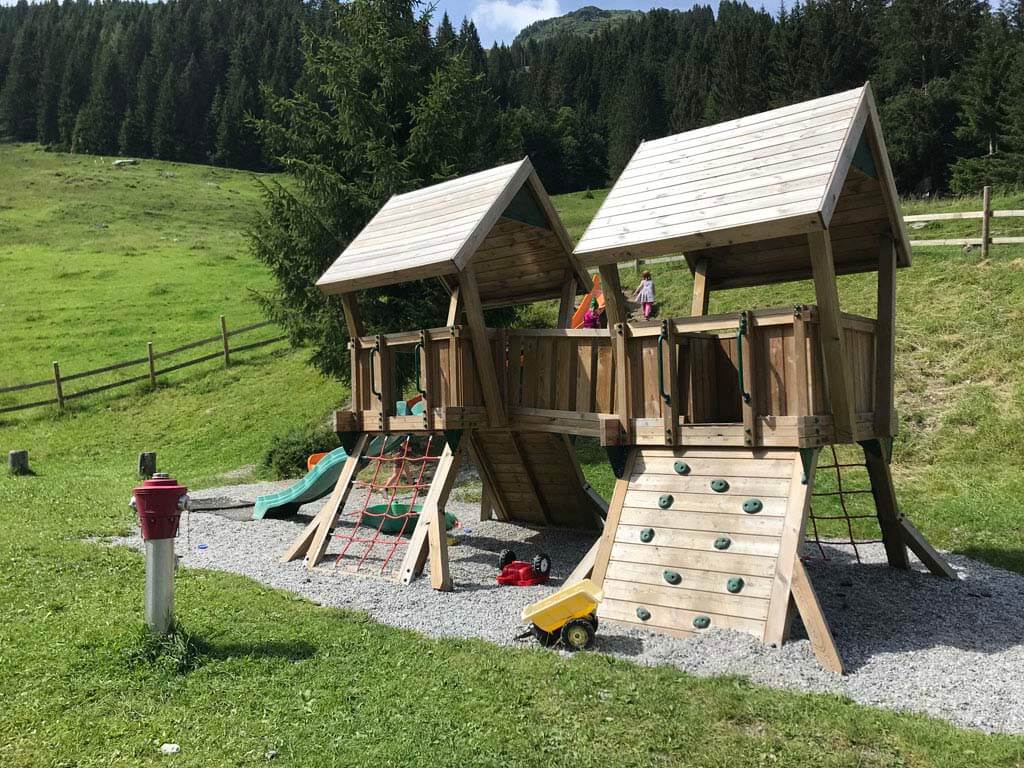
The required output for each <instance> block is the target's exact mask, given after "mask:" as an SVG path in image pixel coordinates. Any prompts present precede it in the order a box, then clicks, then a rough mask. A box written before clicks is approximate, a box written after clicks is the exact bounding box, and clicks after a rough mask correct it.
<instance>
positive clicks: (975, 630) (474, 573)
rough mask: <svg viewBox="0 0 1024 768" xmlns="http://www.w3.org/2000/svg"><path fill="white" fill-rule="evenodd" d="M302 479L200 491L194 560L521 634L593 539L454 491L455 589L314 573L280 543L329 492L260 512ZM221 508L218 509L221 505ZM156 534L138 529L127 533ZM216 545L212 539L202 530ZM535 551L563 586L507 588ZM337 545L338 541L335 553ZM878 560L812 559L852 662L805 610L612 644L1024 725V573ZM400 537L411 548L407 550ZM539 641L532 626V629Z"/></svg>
mask: <svg viewBox="0 0 1024 768" xmlns="http://www.w3.org/2000/svg"><path fill="white" fill-rule="evenodd" d="M287 485H288V483H263V484H259V485H250V486H233V487H227V488H214V489H208V490H205V491H199V492H196V493H193V494H192V498H193V501H194V504H195V506H196V507H199V508H206V509H205V511H193V512H192V513H191V515H190V516H188V519H186V520H183V522H182V529H181V532H180V535H179V539H178V548H179V553H184V554H183V564H184V566H186V567H192V568H209V569H213V570H222V571H230V572H233V573H239V574H243V575H245V576H249V577H251V578H253V579H256V580H258V581H260V582H262V583H264V584H267V585H270V586H272V587H277V588H280V589H287V590H289V591H292V592H295V593H298V594H300V595H302V596H304V597H306V598H308V599H310V600H312V601H314V602H316V603H319V604H321V605H329V606H336V607H341V608H350V609H358V610H363V611H365V612H367V613H368V614H369V615H370V616H372V617H373V618H374V619H376V620H377V621H380V622H382V623H384V624H390V625H392V626H396V627H404V628H407V629H414V630H417V631H420V632H423V633H425V634H429V635H434V636H439V637H482V638H485V639H487V640H490V641H492V642H495V643H498V644H502V645H510V644H513V643H515V642H516V641H515V640H514V639H513V637H514V635H516V634H518V632H519V630H520V625H519V614H520V611H521V610H522V608H523V607H524V606H526V605H528V604H530V603H532V602H534V601H535V600H537V599H539V598H540V597H543V596H544V595H547V594H549V593H550V592H552V591H554V590H555V589H557V588H558V586H560V584H561V582H562V579H563V578H564V577H565V576H566V575H568V573H569V572H570V571H571V570H572V568H573V567H574V566H575V565H576V563H577V562H578V561H579V559H580V558H581V557H582V556H583V554H584V553H585V552H586V551H587V549H588V548H589V546H590V544H591V542H592V541H593V538H592V536H587V535H584V534H580V533H575V532H567V531H545V532H541V531H534V530H530V529H527V528H522V527H519V526H513V525H509V524H506V523H500V522H497V521H488V522H479V521H477V520H476V518H477V517H478V515H479V505H477V504H466V503H461V502H457V501H449V503H448V511H449V512H452V513H454V514H456V515H457V516H458V517H459V518H460V520H462V521H463V525H464V528H463V529H462V532H461V535H460V537H459V538H460V540H461V543H460V544H459V545H458V546H454V547H452V548H451V549H450V550H449V551H450V557H451V569H452V576H453V578H454V580H455V591H454V592H451V593H441V592H434V591H433V590H431V589H430V586H429V582H428V581H427V580H425V579H419V580H418V581H416V582H415V583H414V584H412V585H411V586H409V587H402V586H400V585H398V584H396V583H395V582H394V581H390V580H388V579H385V578H380V577H375V576H366V575H362V574H360V575H351V574H349V573H346V572H345V571H344V570H342V569H341V568H334V567H332V566H333V563H334V558H331V557H328V558H327V559H325V560H324V561H323V563H322V564H321V565H320V566H319V567H318V568H317V569H316V571H315V572H313V573H312V574H310V573H309V572H307V571H306V569H305V567H304V564H303V563H301V562H294V563H289V564H282V563H281V562H280V556H281V554H282V553H283V551H284V550H285V549H286V548H287V546H288V545H289V544H290V543H291V542H292V540H293V539H294V538H295V536H296V535H297V534H298V533H299V531H300V530H301V528H302V526H304V525H305V523H306V522H307V521H308V519H309V518H308V516H309V515H312V514H315V513H316V512H317V511H318V510H319V509H320V507H321V506H322V504H323V503H324V501H323V500H321V501H319V502H315V503H313V504H309V505H306V506H305V507H303V509H302V510H301V514H299V515H297V516H295V517H293V518H290V519H285V520H270V519H268V520H261V521H255V522H254V521H251V520H249V519H248V518H249V513H250V511H251V510H249V509H248V508H247V507H246V506H245V503H246V502H251V501H252V500H253V499H254V498H255V496H256V495H258V494H260V493H269V492H272V491H274V490H279V489H281V488H283V487H286V486H287ZM213 508H218V509H213ZM114 543H116V544H126V545H129V546H133V547H135V548H141V541H140V539H139V538H138V537H137V536H133V537H129V538H127V539H122V540H115V541H114ZM201 544H204V545H206V546H205V547H204V548H202V549H200V548H199V545H201ZM506 547H509V548H512V549H515V550H516V553H517V555H519V556H520V557H522V558H524V559H526V558H529V557H532V555H534V554H536V553H538V552H542V551H543V552H546V553H548V554H549V555H550V556H551V559H552V562H553V570H552V575H553V578H552V581H551V583H550V584H549V585H546V586H538V587H531V588H509V587H499V586H498V585H497V584H496V583H495V581H494V577H495V575H496V573H497V566H496V561H497V553H498V552H499V551H500V550H502V549H504V548H506ZM336 551H337V549H336V545H335V546H332V547H330V548H329V549H328V555H330V554H331V553H332V552H336ZM861 551H862V554H861V556H862V558H863V560H864V563H863V564H858V563H856V562H855V561H853V560H852V558H851V557H850V554H849V553H847V552H846V551H844V549H840V548H833V549H832V550H831V551H830V552H829V557H830V560H829V561H828V562H827V563H825V562H821V561H817V560H812V561H810V562H808V569H809V572H810V574H811V578H812V579H813V580H814V584H815V587H816V588H817V591H818V595H819V598H820V599H821V602H822V605H823V607H824V610H825V614H826V615H827V617H828V619H829V622H830V623H831V625H832V630H833V632H834V633H835V635H836V640H837V643H838V645H839V650H840V653H841V654H842V656H843V659H844V661H845V662H846V665H847V669H848V670H849V674H848V675H847V676H846V677H843V678H838V677H836V676H833V675H831V674H829V673H827V672H825V671H823V670H822V669H820V668H819V667H818V665H817V663H816V661H815V659H814V656H813V654H812V652H811V648H810V644H809V642H808V641H807V640H806V635H805V634H804V632H803V628H802V627H801V626H800V623H799V621H797V622H796V625H795V626H794V632H793V638H794V639H793V640H792V641H791V642H789V643H787V644H786V645H785V646H783V647H782V648H781V649H774V648H766V647H764V646H762V645H761V643H760V642H759V641H757V640H756V639H755V638H754V637H752V636H749V635H745V634H741V633H735V632H729V631H724V630H713V631H710V632H707V633H705V634H702V635H700V636H698V637H694V638H690V639H685V640H683V639H676V638H669V637H663V636H660V635H656V634H653V633H650V632H646V631H643V630H633V629H625V628H622V627H620V626H612V625H611V624H609V623H605V624H602V626H601V629H600V631H599V633H598V644H597V650H598V651H601V652H604V653H610V654H613V655H615V656H619V657H622V658H625V659H629V660H631V661H634V662H636V663H639V664H648V665H657V664H670V665H673V666H675V667H677V668H679V669H681V670H684V671H686V672H690V673H693V674H696V675H703V676H711V675H726V674H728V675H741V676H744V677H747V678H749V679H750V680H752V681H754V682H757V683H761V684H764V685H769V686H774V687H778V688H787V689H795V690H802V691H815V692H823V693H836V694H841V695H845V696H848V697H850V698H851V699H853V700H855V701H858V702H861V703H863V704H870V705H875V706H880V707H887V708H890V709H894V710H910V711H916V712H923V713H927V714H930V715H934V716H937V717H941V718H945V719H947V720H949V721H951V722H954V723H956V724H958V725H963V726H968V727H973V728H978V729H981V730H984V731H990V732H1004V733H1024V675H1022V674H1021V672H1022V670H1024V576H1021V575H1019V574H1015V573H1010V572H1007V571H1003V570H1000V569H998V568H993V567H992V566H989V565H986V564H984V563H980V562H978V561H975V560H971V559H969V558H965V557H957V556H952V557H950V560H951V562H952V564H953V566H954V567H955V568H956V569H957V571H958V572H959V573H960V576H961V580H960V581H958V582H949V581H945V580H942V579H937V578H934V577H932V576H930V575H929V574H927V573H926V572H924V571H923V570H920V569H919V570H914V571H911V572H900V571H896V570H893V569H891V568H889V567H887V566H886V565H885V564H884V563H885V552H884V550H883V548H882V547H881V545H868V546H865V547H862V548H861ZM401 554H402V553H401V551H399V552H398V554H397V555H396V558H395V559H396V560H400V558H401ZM519 642H532V641H519Z"/></svg>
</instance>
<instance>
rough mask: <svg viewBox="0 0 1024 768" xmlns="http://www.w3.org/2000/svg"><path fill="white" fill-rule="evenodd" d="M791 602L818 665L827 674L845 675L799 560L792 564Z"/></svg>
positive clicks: (819, 604)
mask: <svg viewBox="0 0 1024 768" xmlns="http://www.w3.org/2000/svg"><path fill="white" fill-rule="evenodd" d="M793 601H794V602H795V603H796V607H797V609H798V610H799V611H800V618H801V619H802V620H803V622H804V629H806V630H807V637H808V638H809V639H810V641H811V650H813V651H814V656H815V658H816V659H817V660H818V663H819V664H821V666H822V667H824V668H825V669H827V670H828V671H829V672H835V673H836V674H837V675H845V674H846V670H845V669H844V668H843V659H842V657H841V656H840V655H839V650H838V649H837V648H836V641H835V638H834V637H832V630H831V629H829V626H828V621H827V620H826V619H825V614H824V612H823V611H822V610H821V603H819V602H818V595H817V594H815V592H814V586H813V585H812V584H811V580H810V578H809V577H808V575H807V569H805V568H804V564H803V563H802V562H800V560H799V558H798V559H797V560H796V562H794V563H793Z"/></svg>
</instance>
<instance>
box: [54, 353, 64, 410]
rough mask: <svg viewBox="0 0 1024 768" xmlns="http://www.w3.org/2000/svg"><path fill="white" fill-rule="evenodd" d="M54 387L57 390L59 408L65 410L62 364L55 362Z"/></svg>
mask: <svg viewBox="0 0 1024 768" xmlns="http://www.w3.org/2000/svg"><path fill="white" fill-rule="evenodd" d="M53 387H54V389H56V390H57V407H58V408H60V409H61V410H62V411H63V410H64V386H63V385H62V384H61V383H60V363H58V362H57V361H56V360H54V361H53Z"/></svg>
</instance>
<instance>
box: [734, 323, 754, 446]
mask: <svg viewBox="0 0 1024 768" xmlns="http://www.w3.org/2000/svg"><path fill="white" fill-rule="evenodd" d="M737 338H738V339H742V340H743V341H742V343H743V348H742V349H739V350H737V353H738V355H737V362H738V363H739V364H740V366H741V369H742V372H743V375H742V377H741V381H740V382H739V383H740V388H741V389H742V392H741V393H740V397H741V399H742V403H741V409H742V412H743V444H744V445H747V446H754V445H757V444H758V443H759V441H760V435H758V433H757V394H756V393H755V392H754V370H755V369H754V366H755V365H756V364H757V359H756V355H755V352H754V350H756V349H757V329H756V327H755V325H754V316H753V314H752V313H750V312H748V311H747V310H743V312H741V313H740V333H739V335H738V337H737Z"/></svg>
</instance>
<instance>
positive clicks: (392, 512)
mask: <svg viewBox="0 0 1024 768" xmlns="http://www.w3.org/2000/svg"><path fill="white" fill-rule="evenodd" d="M443 444H444V441H443V439H441V438H439V437H435V436H433V435H431V436H428V437H413V436H412V435H406V436H404V437H400V438H390V439H385V438H378V439H376V440H375V441H374V442H373V443H371V446H373V450H372V452H371V453H369V455H367V456H366V457H365V458H366V461H367V466H366V467H364V468H363V469H362V471H360V473H359V475H358V476H357V478H356V479H355V480H354V481H353V483H352V492H351V493H350V495H349V501H348V503H347V504H346V505H345V510H344V511H343V512H342V514H341V515H339V517H338V522H337V523H336V524H335V528H334V540H335V542H337V543H338V545H339V546H340V550H339V552H338V556H337V558H336V559H335V563H334V564H335V567H339V566H342V565H343V561H344V566H345V568H346V570H349V571H351V572H361V571H363V570H364V569H365V570H366V571H370V570H376V571H377V572H378V573H379V574H381V575H391V574H392V573H393V571H394V570H396V569H397V568H398V566H399V565H400V564H401V558H396V557H395V556H396V554H397V553H398V552H399V551H402V552H403V554H404V552H405V549H406V547H407V546H408V543H409V534H410V533H412V530H413V528H415V526H416V524H417V522H416V521H417V520H418V518H419V511H420V507H421V506H422V504H423V501H424V499H425V497H426V495H427V491H428V490H429V488H430V482H431V480H432V479H433V477H434V471H435V470H436V468H437V461H438V459H439V458H440V454H441V450H442V449H443Z"/></svg>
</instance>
